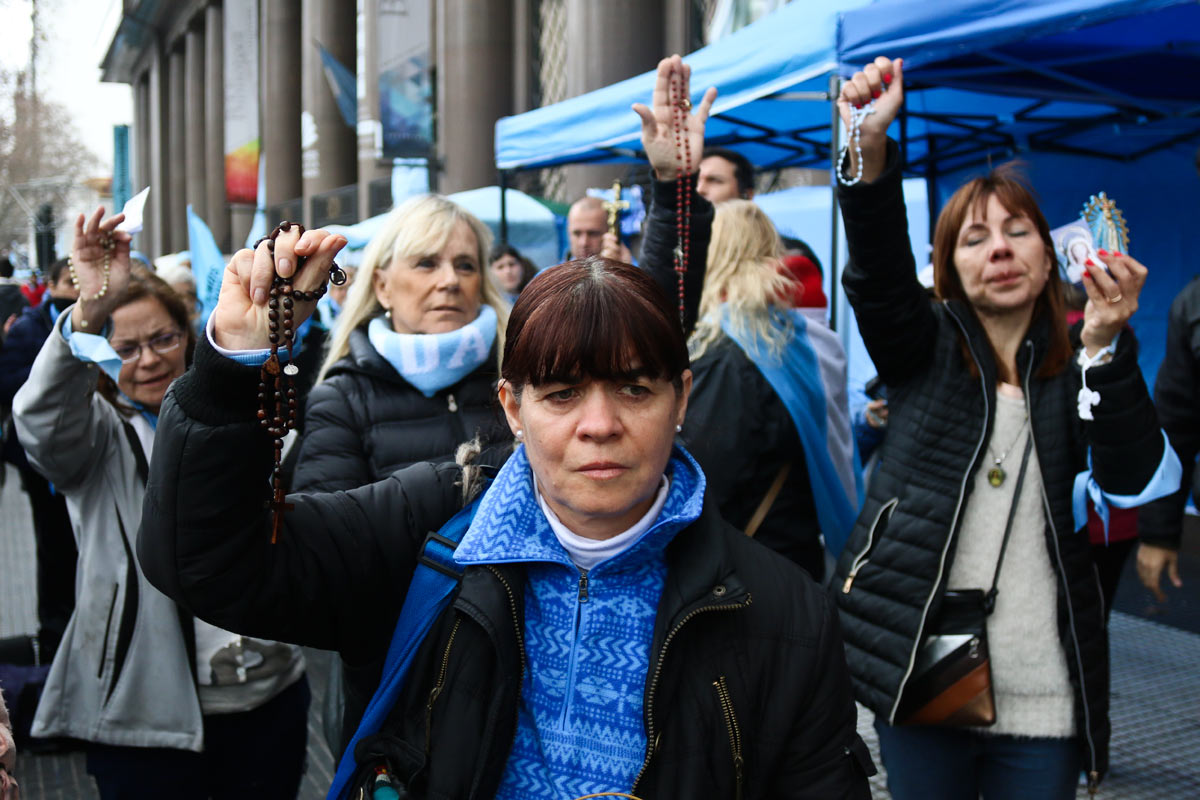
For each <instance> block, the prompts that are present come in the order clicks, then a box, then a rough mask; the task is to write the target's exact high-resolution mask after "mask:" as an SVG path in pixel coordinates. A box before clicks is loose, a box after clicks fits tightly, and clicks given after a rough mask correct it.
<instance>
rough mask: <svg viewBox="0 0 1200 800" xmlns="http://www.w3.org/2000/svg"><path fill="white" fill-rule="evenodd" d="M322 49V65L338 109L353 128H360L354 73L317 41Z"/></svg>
mask: <svg viewBox="0 0 1200 800" xmlns="http://www.w3.org/2000/svg"><path fill="white" fill-rule="evenodd" d="M316 44H317V47H318V48H320V50H321V65H322V67H324V72H325V82H326V83H328V84H329V90H330V91H331V92H333V97H334V99H335V100H337V104H338V111H341V112H342V119H344V120H345V121H346V124H347V125H349V126H350V127H351V128H354V129H357V128H358V83H357V81H356V79H355V77H354V73H353V72H351V71H350V70H348V69H346V67H345V66H344V65H343V64H342V62H340V61H338V60H337V59H336V58H334V57H333V55H332V54H330V52H329V51H328V50H326V49H325V46H324V45H322V44H320V43H316Z"/></svg>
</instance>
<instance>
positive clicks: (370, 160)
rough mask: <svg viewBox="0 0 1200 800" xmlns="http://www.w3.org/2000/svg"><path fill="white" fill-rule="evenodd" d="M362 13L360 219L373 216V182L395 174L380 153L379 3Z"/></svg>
mask: <svg viewBox="0 0 1200 800" xmlns="http://www.w3.org/2000/svg"><path fill="white" fill-rule="evenodd" d="M359 5H360V7H361V9H362V12H361V16H360V18H359V19H358V25H357V28H356V39H357V42H358V47H357V48H356V56H357V57H356V60H357V62H358V66H357V67H356V69H355V74H356V75H357V76H358V81H359V85H360V87H361V91H360V93H359V97H358V132H357V134H356V137H355V139H356V141H357V151H358V215H359V217H360V218H361V219H366V218H367V217H368V216H369V215H370V211H369V209H370V205H371V190H370V186H371V181H374V180H378V179H379V178H385V177H387V176H389V175H391V174H392V170H391V165H390V164H387V163H385V162H384V161H383V160H382V157H383V154H382V153H381V152H379V150H377V149H376V144H377V140H376V133H377V131H378V130H379V42H378V39H377V38H376V34H375V29H376V25H378V22H379V0H359Z"/></svg>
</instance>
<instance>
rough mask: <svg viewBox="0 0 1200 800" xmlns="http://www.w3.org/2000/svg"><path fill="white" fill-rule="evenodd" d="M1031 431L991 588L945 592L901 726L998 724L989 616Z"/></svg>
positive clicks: (900, 712) (907, 692)
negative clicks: (988, 628)
mask: <svg viewBox="0 0 1200 800" xmlns="http://www.w3.org/2000/svg"><path fill="white" fill-rule="evenodd" d="M1032 449H1033V432H1032V431H1030V433H1029V438H1028V439H1027V440H1026V441H1025V453H1024V455H1022V456H1021V470H1020V472H1019V473H1018V474H1017V484H1016V488H1015V489H1014V491H1013V501H1012V506H1011V507H1010V508H1009V510H1008V522H1007V523H1006V524H1005V526H1004V539H1003V541H1002V542H1001V543H1000V557H999V558H998V559H997V560H996V572H995V575H994V576H993V577H992V588H991V589H990V590H989V591H987V592H985V591H983V590H982V589H957V590H947V592H946V593H945V595H944V596H943V597H942V608H941V612H940V613H939V614H938V618H937V621H936V622H935V623H934V625H933V631H932V633H930V634H929V635H928V636H926V637H925V641H923V642H922V643H921V649H920V650H919V651H918V652H917V661H916V664H914V666H913V673H912V677H911V678H910V679H909V682H908V685H907V686H906V687H905V688H904V694H903V696H902V697H901V698H900V705H899V707H898V708H897V709H896V722H897V724H900V725H943V726H948V727H963V726H976V727H984V726H987V725H992V724H994V723H995V722H996V699H995V697H994V696H993V694H992V669H991V665H990V663H989V661H988V641H987V618H988V617H989V616H991V613H992V611H993V610H994V609H995V607H996V593H997V588H996V587H997V585H998V584H999V581H1000V567H1001V566H1002V565H1003V564H1004V551H1005V550H1006V549H1008V537H1009V534H1011V533H1012V526H1013V518H1014V517H1015V516H1016V513H1017V502H1018V501H1019V500H1020V499H1021V487H1022V486H1023V485H1024V484H1025V471H1026V468H1027V467H1028V466H1029V453H1030V451H1031V450H1032Z"/></svg>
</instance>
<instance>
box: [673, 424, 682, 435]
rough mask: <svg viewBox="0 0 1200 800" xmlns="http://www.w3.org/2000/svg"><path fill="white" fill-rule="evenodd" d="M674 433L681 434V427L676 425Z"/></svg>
mask: <svg viewBox="0 0 1200 800" xmlns="http://www.w3.org/2000/svg"><path fill="white" fill-rule="evenodd" d="M675 432H676V433H683V426H682V425H676V426H675Z"/></svg>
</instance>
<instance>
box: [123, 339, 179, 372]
mask: <svg viewBox="0 0 1200 800" xmlns="http://www.w3.org/2000/svg"><path fill="white" fill-rule="evenodd" d="M182 341H183V334H182V333H180V332H179V331H172V332H171V333H162V334H159V335H158V336H155V337H154V338H153V339H150V340H149V341H145V342H130V343H128V344H123V345H121V346H120V347H113V350H114V351H115V352H116V354H117V358H119V359H121V363H122V364H132V363H133V362H135V361H137V360H138V359H139V358H141V357H142V348H143V347H146V346H148V347H149V348H150V349H151V350H153V351H154V352H156V353H158V354H159V355H160V356H165V355H166V354H167V353H169V352H171V351H172V350H175V349H176V348H178V347H179V345H180V343H181V342H182Z"/></svg>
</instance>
